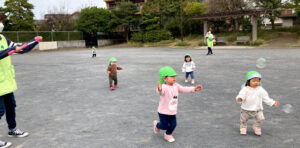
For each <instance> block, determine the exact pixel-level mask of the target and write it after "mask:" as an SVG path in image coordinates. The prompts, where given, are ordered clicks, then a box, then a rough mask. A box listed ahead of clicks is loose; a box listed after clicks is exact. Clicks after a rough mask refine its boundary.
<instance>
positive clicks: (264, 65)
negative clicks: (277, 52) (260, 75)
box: [256, 58, 266, 69]
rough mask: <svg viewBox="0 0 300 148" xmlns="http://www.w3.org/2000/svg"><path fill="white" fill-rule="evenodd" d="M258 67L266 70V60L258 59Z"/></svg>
mask: <svg viewBox="0 0 300 148" xmlns="http://www.w3.org/2000/svg"><path fill="white" fill-rule="evenodd" d="M256 67H257V68H260V69H262V68H265V67H266V59H265V58H258V59H257V60H256Z"/></svg>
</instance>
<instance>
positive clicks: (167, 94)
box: [153, 66, 202, 142]
mask: <svg viewBox="0 0 300 148" xmlns="http://www.w3.org/2000/svg"><path fill="white" fill-rule="evenodd" d="M176 75H177V74H176V72H175V71H174V70H173V69H172V68H171V67H169V66H166V67H163V68H161V69H160V70H159V76H160V79H159V82H158V88H157V92H158V93H159V95H160V101H159V106H158V116H159V119H160V122H158V121H157V120H154V121H153V130H154V133H159V132H160V130H166V133H165V134H164V139H165V140H167V141H168V142H174V141H175V139H174V137H173V136H172V133H173V131H174V129H175V127H176V113H177V104H178V93H191V92H196V91H199V90H202V86H201V85H198V86H196V87H182V86H181V85H179V84H177V83H176Z"/></svg>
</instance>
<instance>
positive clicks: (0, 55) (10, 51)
mask: <svg viewBox="0 0 300 148" xmlns="http://www.w3.org/2000/svg"><path fill="white" fill-rule="evenodd" d="M14 51H16V52H21V51H22V48H21V47H18V46H15V47H11V48H7V49H5V50H2V51H0V60H1V59H3V58H5V57H7V56H9V55H12V54H13V53H14Z"/></svg>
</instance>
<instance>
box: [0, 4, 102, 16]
mask: <svg viewBox="0 0 300 148" xmlns="http://www.w3.org/2000/svg"><path fill="white" fill-rule="evenodd" d="M4 1H5V0H0V7H3V6H4ZM28 2H29V3H31V4H33V5H34V9H33V13H34V19H43V18H44V14H46V13H49V12H50V13H57V12H67V13H73V12H75V11H77V10H80V9H82V8H85V7H89V6H97V7H101V8H106V4H105V2H104V1H103V0H28Z"/></svg>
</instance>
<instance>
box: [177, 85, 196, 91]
mask: <svg viewBox="0 0 300 148" xmlns="http://www.w3.org/2000/svg"><path fill="white" fill-rule="evenodd" d="M176 85H177V88H178V91H179V92H180V93H192V92H195V87H182V86H181V85H179V84H177V83H176Z"/></svg>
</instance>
